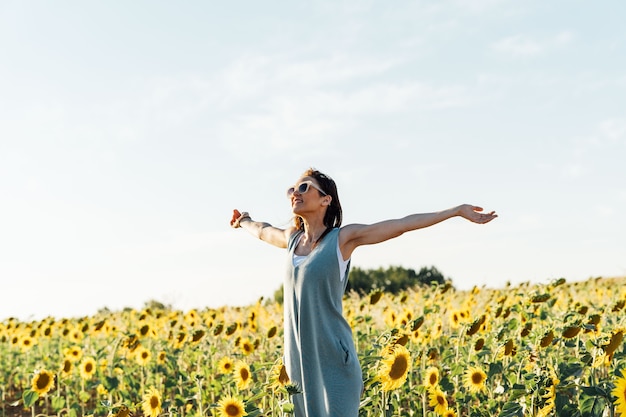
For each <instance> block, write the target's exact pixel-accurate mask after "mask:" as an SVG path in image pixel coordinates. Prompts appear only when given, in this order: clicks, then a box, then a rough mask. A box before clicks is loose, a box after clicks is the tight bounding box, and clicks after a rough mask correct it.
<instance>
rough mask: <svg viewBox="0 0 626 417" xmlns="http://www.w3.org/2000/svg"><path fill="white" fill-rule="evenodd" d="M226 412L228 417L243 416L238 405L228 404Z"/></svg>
mask: <svg viewBox="0 0 626 417" xmlns="http://www.w3.org/2000/svg"><path fill="white" fill-rule="evenodd" d="M224 411H226V415H228V416H239V415H241V414H240V413H239V407H237V404H228V405H227V406H226V407H225V409H224Z"/></svg>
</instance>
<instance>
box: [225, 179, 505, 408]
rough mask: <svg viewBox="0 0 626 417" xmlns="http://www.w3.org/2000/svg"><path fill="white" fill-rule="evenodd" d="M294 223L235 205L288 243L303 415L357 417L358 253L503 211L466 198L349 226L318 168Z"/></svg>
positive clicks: (295, 367) (296, 379)
mask: <svg viewBox="0 0 626 417" xmlns="http://www.w3.org/2000/svg"><path fill="white" fill-rule="evenodd" d="M287 196H288V197H289V199H290V201H291V208H292V212H293V214H294V215H295V217H294V219H295V220H294V225H293V226H290V227H287V228H286V229H281V228H278V227H274V226H272V225H270V224H268V223H263V222H257V221H253V220H252V219H251V218H250V216H249V215H248V213H245V212H244V213H240V212H239V211H238V210H234V211H233V217H232V219H231V221H230V224H231V226H233V227H235V228H238V227H242V228H244V229H246V230H247V231H248V232H250V233H251V234H252V235H254V236H256V237H257V238H259V239H261V240H263V241H265V242H267V243H270V244H272V245H274V246H277V247H279V248H287V249H288V253H289V256H288V262H287V276H286V279H285V282H284V287H283V289H284V306H283V308H284V338H285V348H284V349H285V356H284V359H285V367H286V370H287V375H288V376H289V378H290V381H291V382H292V383H296V384H297V385H298V386H299V388H300V390H301V391H302V392H301V394H297V395H294V396H293V402H294V406H295V416H296V417H338V416H341V417H349V416H352V417H356V416H357V415H358V408H359V402H360V397H361V394H362V391H363V379H362V374H361V367H360V365H359V362H358V358H357V354H356V350H355V346H354V341H353V339H352V330H351V328H350V326H349V324H348V322H347V321H346V319H345V318H344V317H343V315H342V299H343V294H344V291H345V288H346V284H347V278H348V277H347V276H348V270H349V267H350V258H351V256H352V252H353V251H354V250H355V249H356V248H357V247H359V246H361V245H371V244H375V243H379V242H384V241H386V240H389V239H392V238H394V237H398V236H400V235H402V234H403V233H405V232H408V231H411V230H416V229H421V228H424V227H428V226H432V225H434V224H436V223H439V222H441V221H444V220H447V219H449V218H451V217H455V216H461V217H463V218H465V219H467V220H470V221H472V222H474V223H487V222H489V221H491V220H493V219H494V218H496V217H497V215H496V214H495V213H494V212H490V213H480V212H481V211H482V208H480V207H476V206H472V205H467V204H465V205H461V206H458V207H454V208H451V209H448V210H444V211H440V212H437V213H424V214H412V215H409V216H406V217H403V218H401V219H393V220H386V221H382V222H379V223H374V224H349V225H346V226H343V227H341V220H342V211H341V204H340V203H339V196H338V194H337V186H336V185H335V182H334V181H333V180H332V179H331V178H330V177H328V176H327V175H324V174H323V173H321V172H319V171H317V170H315V169H313V168H311V169H309V170H307V171H306V172H304V173H303V174H302V176H301V177H300V179H299V180H298V181H297V182H296V185H294V186H293V187H291V188H289V189H288V190H287Z"/></svg>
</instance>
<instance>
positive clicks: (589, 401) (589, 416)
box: [580, 387, 607, 417]
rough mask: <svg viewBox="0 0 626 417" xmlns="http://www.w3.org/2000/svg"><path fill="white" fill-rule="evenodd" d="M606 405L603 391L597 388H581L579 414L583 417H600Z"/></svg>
mask: <svg viewBox="0 0 626 417" xmlns="http://www.w3.org/2000/svg"><path fill="white" fill-rule="evenodd" d="M606 403H607V401H606V393H605V392H604V390H602V389H601V388H599V387H582V392H581V394H580V412H581V414H582V416H583V417H602V416H603V415H604V409H605V408H606Z"/></svg>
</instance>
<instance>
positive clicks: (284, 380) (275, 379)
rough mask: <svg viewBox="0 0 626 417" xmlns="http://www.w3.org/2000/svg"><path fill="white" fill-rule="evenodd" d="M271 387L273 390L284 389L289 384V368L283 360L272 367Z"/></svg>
mask: <svg viewBox="0 0 626 417" xmlns="http://www.w3.org/2000/svg"><path fill="white" fill-rule="evenodd" d="M270 382H271V384H270V386H271V387H272V388H280V387H284V386H285V385H287V384H288V383H289V375H287V368H285V365H284V364H283V361H282V360H279V361H277V362H276V363H275V364H274V366H273V367H272V371H271V374H270Z"/></svg>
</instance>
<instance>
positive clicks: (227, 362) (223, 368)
mask: <svg viewBox="0 0 626 417" xmlns="http://www.w3.org/2000/svg"><path fill="white" fill-rule="evenodd" d="M217 369H219V371H220V373H222V374H230V373H231V372H233V370H234V369H235V362H233V360H232V359H231V358H229V357H228V356H224V357H223V358H222V359H220V361H219V362H218V363H217Z"/></svg>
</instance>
